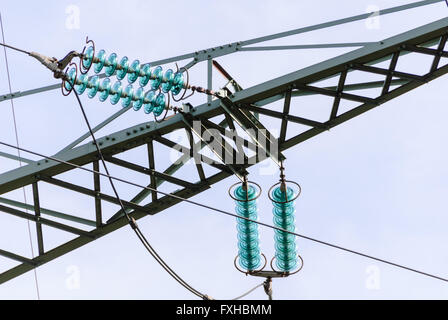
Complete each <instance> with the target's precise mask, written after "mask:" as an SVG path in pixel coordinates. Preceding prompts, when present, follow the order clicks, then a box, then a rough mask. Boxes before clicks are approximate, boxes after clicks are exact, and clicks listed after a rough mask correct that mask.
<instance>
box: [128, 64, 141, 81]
mask: <svg viewBox="0 0 448 320" xmlns="http://www.w3.org/2000/svg"><path fill="white" fill-rule="evenodd" d="M139 75H140V61H139V60H134V61H133V62H132V63H131V66H130V67H129V70H128V81H129V83H134V82H135V80H137V79H138V77H139Z"/></svg>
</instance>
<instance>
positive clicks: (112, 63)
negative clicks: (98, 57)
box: [105, 53, 118, 77]
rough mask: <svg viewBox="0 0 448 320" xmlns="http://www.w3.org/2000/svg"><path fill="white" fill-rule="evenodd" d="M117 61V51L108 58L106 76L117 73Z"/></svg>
mask: <svg viewBox="0 0 448 320" xmlns="http://www.w3.org/2000/svg"><path fill="white" fill-rule="evenodd" d="M117 63H118V56H117V54H116V53H111V54H110V56H109V58H107V60H106V62H105V65H106V69H105V73H106V76H108V77H110V76H112V75H113V74H114V73H115V70H116V69H117Z"/></svg>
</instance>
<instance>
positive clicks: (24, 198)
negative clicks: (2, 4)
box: [0, 13, 40, 300]
mask: <svg viewBox="0 0 448 320" xmlns="http://www.w3.org/2000/svg"><path fill="white" fill-rule="evenodd" d="M0 28H1V31H2V41H3V43H1V45H2V46H3V51H4V55H5V64H6V74H7V77H8V87H9V93H10V95H11V96H12V86H11V76H10V73H9V63H8V55H7V54H6V48H10V49H12V50H16V51H20V52H24V53H27V54H28V55H29V52H27V51H24V50H21V49H18V48H14V47H12V46H9V45H6V44H4V42H5V32H4V30H3V19H2V15H1V13H0ZM11 111H12V118H13V123H14V134H15V139H16V144H17V148H18V147H19V145H20V144H19V134H18V129H17V120H16V112H15V108H14V99H13V98H11ZM17 156H18V157H19V167H21V166H22V157H21V154H20V149H17ZM22 191H23V200H24V202H25V204H27V198H26V192H25V187H23V188H22ZM25 211H26V212H27V213H28V209H26V210H25ZM26 222H27V228H28V238H29V242H30V248H31V257H32V258H33V259H34V247H33V239H32V236H31V226H30V221H29V220H27V221H26ZM34 283H35V286H36V294H37V300H40V291H39V281H38V279H37V270H36V269H34Z"/></svg>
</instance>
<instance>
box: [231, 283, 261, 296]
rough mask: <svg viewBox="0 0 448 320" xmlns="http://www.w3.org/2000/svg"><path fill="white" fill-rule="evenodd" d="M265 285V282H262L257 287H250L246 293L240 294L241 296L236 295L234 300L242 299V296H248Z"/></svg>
mask: <svg viewBox="0 0 448 320" xmlns="http://www.w3.org/2000/svg"><path fill="white" fill-rule="evenodd" d="M263 285H264V282H262V283H260V284H259V285H258V286H256V287H255V288H252V289H250V290H249V291H247V292H246V293H243V294H242V295H240V296H239V297H236V298H234V299H232V300H240V299H242V298H244V297H245V296H248V295H249V294H251V293H252V292H254V291H255V290H257V289H258V288H260V287H262V286H263Z"/></svg>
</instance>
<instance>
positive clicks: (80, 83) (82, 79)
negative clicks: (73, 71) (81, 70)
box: [75, 74, 89, 94]
mask: <svg viewBox="0 0 448 320" xmlns="http://www.w3.org/2000/svg"><path fill="white" fill-rule="evenodd" d="M88 82H89V77H88V76H87V75H86V74H81V75H80V76H79V77H78V79H77V81H76V85H75V90H76V92H77V93H78V94H83V93H84V91H86V88H87V83H88Z"/></svg>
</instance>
